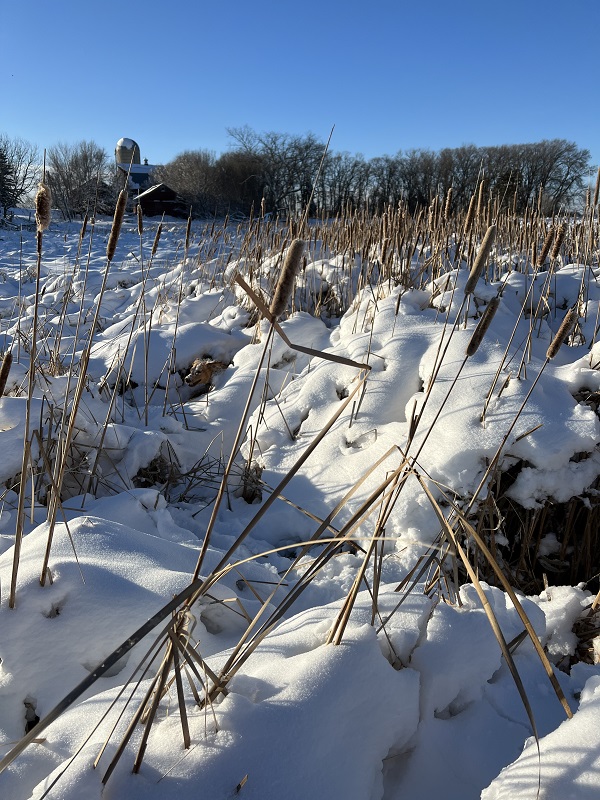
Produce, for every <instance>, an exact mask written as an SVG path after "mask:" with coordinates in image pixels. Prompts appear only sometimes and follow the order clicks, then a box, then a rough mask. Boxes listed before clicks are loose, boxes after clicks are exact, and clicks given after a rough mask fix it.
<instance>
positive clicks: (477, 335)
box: [466, 296, 500, 358]
mask: <svg viewBox="0 0 600 800" xmlns="http://www.w3.org/2000/svg"><path fill="white" fill-rule="evenodd" d="M499 305H500V298H499V297H498V296H496V297H493V298H492V299H491V300H490V302H489V303H488V304H487V306H486V309H485V311H484V312H483V314H482V315H481V319H480V320H479V322H478V323H477V327H476V328H475V330H474V331H473V335H472V336H471V339H470V341H469V344H468V345H467V349H466V354H467V357H469V358H470V357H471V356H473V355H475V353H476V352H477V350H478V348H479V345H480V344H481V342H482V341H483V337H484V336H485V334H486V333H487V329H488V328H489V327H490V324H491V322H492V320H493V319H494V314H495V313H496V311H497V310H498V306H499Z"/></svg>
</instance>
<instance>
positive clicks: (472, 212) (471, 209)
mask: <svg viewBox="0 0 600 800" xmlns="http://www.w3.org/2000/svg"><path fill="white" fill-rule="evenodd" d="M476 199H477V198H476V195H474V194H473V195H471V202H470V203H469V210H468V211H467V217H466V219H465V227H464V231H465V233H468V232H469V230H470V229H471V225H472V224H473V219H474V217H475V201H476Z"/></svg>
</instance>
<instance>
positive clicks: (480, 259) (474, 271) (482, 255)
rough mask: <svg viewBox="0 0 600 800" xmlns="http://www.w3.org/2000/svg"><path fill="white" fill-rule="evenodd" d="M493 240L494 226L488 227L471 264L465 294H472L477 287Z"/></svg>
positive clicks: (494, 236) (494, 234)
mask: <svg viewBox="0 0 600 800" xmlns="http://www.w3.org/2000/svg"><path fill="white" fill-rule="evenodd" d="M495 238H496V226H495V225H490V227H489V228H488V229H487V231H486V232H485V236H484V237H483V242H482V243H481V247H480V248H479V252H478V253H477V256H476V257H475V261H474V262H473V266H472V267H471V272H470V273H469V277H468V278H467V282H466V283H465V294H472V293H473V291H474V289H475V287H476V286H477V281H478V280H479V278H480V276H481V273H482V272H483V267H484V266H485V262H486V261H487V258H488V256H489V254H490V251H491V249H492V245H493V244H494V239H495Z"/></svg>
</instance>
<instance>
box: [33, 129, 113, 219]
mask: <svg viewBox="0 0 600 800" xmlns="http://www.w3.org/2000/svg"><path fill="white" fill-rule="evenodd" d="M46 174H47V179H48V183H49V184H50V187H51V189H52V195H53V197H54V202H55V203H56V204H57V205H58V207H59V208H60V209H61V210H62V212H63V214H64V215H65V217H66V218H67V219H72V218H73V216H74V215H80V216H83V215H84V214H85V213H87V212H89V211H92V210H94V209H96V210H97V211H99V212H101V213H108V212H110V210H111V208H112V206H113V202H114V194H115V191H114V174H113V172H112V169H111V162H110V160H109V157H108V154H107V152H106V150H104V149H103V148H102V147H100V145H98V144H96V143H95V142H93V141H90V142H87V141H81V142H78V143H77V144H66V143H65V142H59V143H58V144H56V145H54V146H53V147H50V148H49V149H48V152H47V155H46Z"/></svg>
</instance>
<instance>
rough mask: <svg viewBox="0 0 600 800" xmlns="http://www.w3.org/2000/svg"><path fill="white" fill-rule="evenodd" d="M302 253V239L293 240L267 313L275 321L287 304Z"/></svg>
mask: <svg viewBox="0 0 600 800" xmlns="http://www.w3.org/2000/svg"><path fill="white" fill-rule="evenodd" d="M303 252H304V241H303V240H302V239H294V240H293V242H292V243H291V245H290V247H289V250H288V251H287V254H286V256H285V260H284V262H283V268H282V270H281V274H280V276H279V280H278V282H277V286H276V288H275V294H274V295H273V300H272V302H271V307H270V308H269V311H270V312H271V314H272V315H273V316H274V317H275V319H277V318H278V317H280V316H281V314H283V312H284V311H285V308H286V306H287V304H288V300H289V299H290V295H291V294H292V289H293V287H294V280H295V278H296V275H297V273H298V270H299V269H300V261H301V260H302V253H303Z"/></svg>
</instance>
